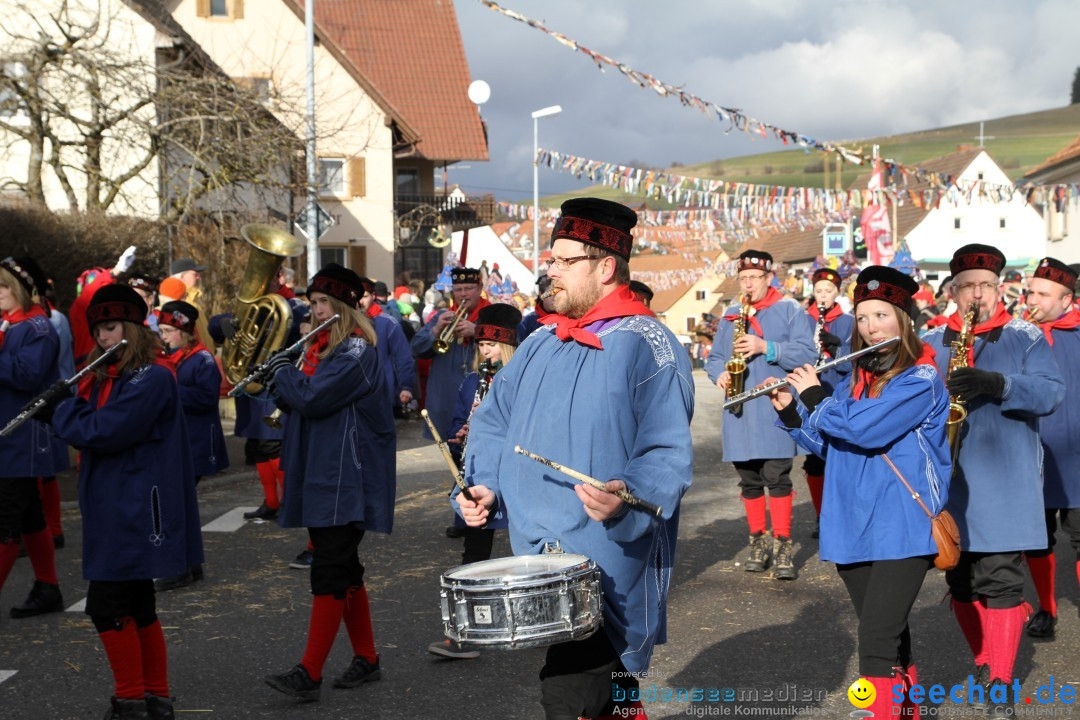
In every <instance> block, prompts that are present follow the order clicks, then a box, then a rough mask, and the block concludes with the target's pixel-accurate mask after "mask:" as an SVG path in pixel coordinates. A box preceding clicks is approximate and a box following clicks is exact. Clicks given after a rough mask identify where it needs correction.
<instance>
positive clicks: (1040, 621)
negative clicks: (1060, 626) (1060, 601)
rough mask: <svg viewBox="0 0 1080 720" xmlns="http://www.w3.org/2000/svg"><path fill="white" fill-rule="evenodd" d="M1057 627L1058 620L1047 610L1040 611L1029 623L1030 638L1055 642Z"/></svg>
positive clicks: (1028, 632)
mask: <svg viewBox="0 0 1080 720" xmlns="http://www.w3.org/2000/svg"><path fill="white" fill-rule="evenodd" d="M1055 625H1057V618H1056V617H1054V616H1053V615H1051V614H1050V613H1048V612H1046V611H1045V610H1040V611H1039V612H1037V613H1035V617H1033V618H1031V622H1029V623H1028V626H1027V634H1028V637H1033V638H1042V639H1044V640H1053V639H1054V626H1055Z"/></svg>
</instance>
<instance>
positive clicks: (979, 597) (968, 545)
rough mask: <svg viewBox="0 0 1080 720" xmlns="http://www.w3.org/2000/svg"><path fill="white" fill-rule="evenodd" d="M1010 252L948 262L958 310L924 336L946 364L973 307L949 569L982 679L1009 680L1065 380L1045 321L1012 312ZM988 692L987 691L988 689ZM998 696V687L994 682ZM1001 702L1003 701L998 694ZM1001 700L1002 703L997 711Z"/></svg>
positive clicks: (953, 389)
mask: <svg viewBox="0 0 1080 720" xmlns="http://www.w3.org/2000/svg"><path fill="white" fill-rule="evenodd" d="M1004 266H1005V256H1004V255H1003V254H1002V253H1001V251H1000V250H998V249H997V248H995V247H991V246H989V245H981V244H971V245H965V246H963V247H961V248H960V249H959V250H957V251H956V253H955V254H954V255H953V258H952V260H951V261H950V263H949V269H950V270H952V273H953V278H954V279H953V290H954V293H955V298H956V304H957V311H956V312H955V313H953V314H952V315H950V316H949V319H948V322H947V324H946V325H945V326H944V327H939V328H935V329H934V330H932V331H930V332H928V333H927V334H926V335H924V336H923V342H924V343H926V344H928V345H931V346H933V348H934V350H935V351H936V353H937V367H938V370H939V371H940V372H946V370H947V368H948V364H949V359H950V357H951V352H950V351H951V350H952V348H953V345H952V343H953V342H954V340H956V338H957V335H958V333H959V331H960V329H961V323H962V318H963V316H964V314H965V313H967V312H968V311H969V309H970V307H971V306H972V305H974V306H975V308H976V314H975V323H974V333H975V340H974V344H973V347H972V349H971V350H970V351H969V352H968V353H967V354H968V367H965V368H959V369H956V370H953V371H952V373H949V374H947V380H946V385H947V387H948V388H949V394H950V395H952V396H953V397H959V398H961V399H962V400H963V401H964V403H965V404H966V406H967V413H968V414H967V420H966V421H965V422H964V423H963V427H962V428H961V430H960V450H959V454H958V455H957V459H956V463H955V466H954V473H953V479H952V485H951V487H950V491H949V505H948V509H949V512H951V513H952V514H953V517H955V518H956V524H957V526H958V527H959V528H960V541H961V550H962V553H961V559H960V565H959V566H957V567H956V569H954V570H950V571H949V572H948V573H946V576H945V577H946V580H947V581H948V583H949V589H950V591H951V593H952V607H953V612H954V613H955V614H956V619H957V622H958V623H959V624H960V629H961V630H962V631H963V633H964V637H965V638H966V639H967V641H968V644H969V645H970V646H971V652H972V654H973V655H974V656H975V665H976V668H975V673H974V674H975V676H976V678H977V679H978V680H979V682H980V683H985V684H988V685H987V687H988V688H989V687H990V686H992V685H1009V684H1011V683H1012V680H1013V665H1014V663H1015V661H1016V651H1017V649H1018V648H1019V646H1020V638H1021V635H1022V634H1023V630H1024V623H1025V622H1027V619H1028V616H1029V615H1030V611H1031V607H1030V606H1029V605H1028V604H1027V603H1026V602H1024V570H1023V559H1022V553H1023V551H1025V550H1038V549H1041V548H1044V547H1046V518H1045V517H1044V514H1043V468H1042V455H1043V450H1042V444H1041V442H1040V440H1039V418H1040V417H1042V416H1044V415H1049V414H1050V413H1051V412H1053V411H1054V409H1055V408H1056V407H1057V406H1058V404H1059V403H1060V402H1061V400H1062V398H1063V397H1064V396H1065V382H1064V381H1063V380H1062V377H1061V372H1060V371H1059V370H1058V368H1057V364H1056V363H1055V362H1054V356H1053V353H1052V352H1051V350H1050V345H1049V344H1047V342H1046V338H1044V337H1043V334H1042V331H1040V330H1039V328H1037V327H1035V326H1034V325H1032V324H1031V323H1029V322H1025V321H1023V320H1014V319H1013V317H1012V315H1010V314H1009V312H1008V311H1007V310H1006V309H1005V306H1004V305H1003V304H1002V302H1001V288H1000V285H999V283H998V276H999V274H1000V273H1001V270H1002V268H1003V267H1004ZM987 694H988V693H984V698H985V696H986V695H987ZM994 695H995V696H996V697H998V698H1001V691H1000V690H994ZM995 704H998V703H997V701H995ZM997 711H998V710H995V712H997Z"/></svg>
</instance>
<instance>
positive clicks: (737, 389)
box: [724, 294, 753, 414]
mask: <svg viewBox="0 0 1080 720" xmlns="http://www.w3.org/2000/svg"><path fill="white" fill-rule="evenodd" d="M752 307H753V306H752V305H751V304H750V295H749V294H747V295H744V296H743V298H742V304H741V306H740V307H739V316H738V317H736V318H735V320H734V326H733V327H732V332H731V359H730V360H728V361H727V364H726V365H725V366H724V369H725V370H727V371H728V373H729V374H730V375H731V382H729V383H728V387H727V393H726V398H725V399H727V400H730V399H731V398H733V397H735V396H736V395H742V393H743V390H745V389H746V358H745V357H743V355H742V353H740V352H737V351H736V350H735V343H737V342H739V339H740V338H741V337H742V336H743V335H745V334H746V328H747V326H748V325H749V324H750V310H751V308H752ZM733 412H734V413H736V414H738V413H740V412H742V406H738V407H736V408H735V409H734V410H733Z"/></svg>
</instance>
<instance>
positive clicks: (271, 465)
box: [255, 458, 281, 510]
mask: <svg viewBox="0 0 1080 720" xmlns="http://www.w3.org/2000/svg"><path fill="white" fill-rule="evenodd" d="M280 462H281V461H280V458H279V459H275V460H268V461H266V462H261V463H255V470H256V472H258V473H259V482H260V483H261V484H262V487H263V497H264V498H265V499H264V502H265V503H266V507H268V508H270V509H271V510H277V509H278V508H279V507H281V500H280V499H279V497H278V486H277V485H278V481H277V475H278V464H279V463H280Z"/></svg>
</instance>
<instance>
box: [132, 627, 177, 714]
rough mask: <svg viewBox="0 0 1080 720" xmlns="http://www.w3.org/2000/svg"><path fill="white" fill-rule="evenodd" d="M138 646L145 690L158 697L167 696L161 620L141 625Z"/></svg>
mask: <svg viewBox="0 0 1080 720" xmlns="http://www.w3.org/2000/svg"><path fill="white" fill-rule="evenodd" d="M138 632H139V648H140V649H141V650H142V674H143V684H144V685H145V686H146V692H148V693H150V694H151V695H156V696H158V697H169V656H168V652H167V651H166V650H165V633H163V632H162V631H161V621H160V620H154V622H153V623H152V624H150V625H147V626H146V627H141V628H139V630H138Z"/></svg>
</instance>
